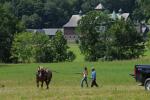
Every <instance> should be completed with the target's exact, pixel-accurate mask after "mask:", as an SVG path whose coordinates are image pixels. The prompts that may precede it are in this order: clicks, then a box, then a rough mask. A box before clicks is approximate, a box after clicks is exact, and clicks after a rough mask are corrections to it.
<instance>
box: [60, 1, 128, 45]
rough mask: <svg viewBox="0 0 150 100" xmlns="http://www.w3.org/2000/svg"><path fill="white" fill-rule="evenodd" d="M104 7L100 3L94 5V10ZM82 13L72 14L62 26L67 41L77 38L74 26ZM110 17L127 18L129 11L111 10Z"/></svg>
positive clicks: (73, 40) (100, 9) (75, 26)
mask: <svg viewBox="0 0 150 100" xmlns="http://www.w3.org/2000/svg"><path fill="white" fill-rule="evenodd" d="M104 9H105V8H104V6H103V5H102V4H101V3H100V4H98V5H97V6H96V7H95V10H97V11H103V10H104ZM82 16H84V15H81V14H79V15H72V17H71V18H70V20H69V21H68V22H67V23H66V24H65V25H64V26H63V28H64V37H65V38H66V39H67V41H68V42H75V41H76V40H78V33H77V32H76V28H77V25H78V21H79V20H80V19H81V18H82ZM110 17H111V18H112V19H114V20H115V19H121V18H124V19H125V20H127V19H128V18H129V13H122V10H121V9H120V10H119V13H116V12H115V11H113V13H112V14H110Z"/></svg>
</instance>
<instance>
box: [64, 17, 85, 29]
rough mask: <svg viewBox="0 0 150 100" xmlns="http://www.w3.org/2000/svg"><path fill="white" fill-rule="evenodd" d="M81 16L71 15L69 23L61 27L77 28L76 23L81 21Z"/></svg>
mask: <svg viewBox="0 0 150 100" xmlns="http://www.w3.org/2000/svg"><path fill="white" fill-rule="evenodd" d="M81 17H82V16H81V15H72V17H71V18H70V20H69V22H68V23H67V24H65V25H64V26H63V27H77V25H78V21H79V20H80V19H81Z"/></svg>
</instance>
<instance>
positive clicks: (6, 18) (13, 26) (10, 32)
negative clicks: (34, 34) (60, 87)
mask: <svg viewBox="0 0 150 100" xmlns="http://www.w3.org/2000/svg"><path fill="white" fill-rule="evenodd" d="M19 25H21V23H20V22H19V21H18V20H17V18H16V17H15V16H13V14H11V13H9V11H8V10H6V9H4V8H3V6H1V5H0V60H1V61H3V62H10V59H9V57H10V49H11V45H12V40H13V36H14V34H15V33H16V32H19V31H21V30H22V29H20V28H21V27H22V26H19Z"/></svg>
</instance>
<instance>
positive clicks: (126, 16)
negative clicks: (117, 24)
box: [110, 11, 129, 20]
mask: <svg viewBox="0 0 150 100" xmlns="http://www.w3.org/2000/svg"><path fill="white" fill-rule="evenodd" d="M110 16H111V18H112V19H114V17H115V16H116V17H117V18H118V19H121V18H124V19H125V20H127V19H128V17H129V13H122V14H119V13H115V11H113V13H112V14H110ZM114 20H115V19H114Z"/></svg>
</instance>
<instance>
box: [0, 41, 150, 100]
mask: <svg viewBox="0 0 150 100" xmlns="http://www.w3.org/2000/svg"><path fill="white" fill-rule="evenodd" d="M69 46H70V47H71V48H70V50H72V51H74V52H75V54H76V55H77V59H76V60H75V61H74V62H70V63H69V62H64V63H51V64H48V63H45V64H40V63H39V64H38V63H35V64H0V100H149V98H150V93H149V92H146V91H145V90H144V87H141V86H138V85H137V84H138V83H136V82H135V80H134V79H133V78H132V77H131V76H129V74H130V73H133V70H134V65H135V64H150V57H149V56H146V57H144V58H141V59H138V60H129V61H112V62H85V61H84V56H83V55H81V54H80V52H79V48H78V46H77V45H75V44H70V45H69ZM147 54H149V53H147ZM38 65H42V66H45V67H48V68H49V69H51V70H53V71H57V72H60V73H53V78H52V81H51V83H50V88H49V90H46V89H45V88H46V87H44V88H43V89H41V88H37V87H36V82H35V73H36V70H37V66H38ZM84 66H87V67H88V70H89V77H90V73H91V71H90V70H91V67H93V66H94V67H95V69H96V71H97V83H98V84H99V86H100V87H98V88H95V87H94V88H91V87H88V88H86V87H84V88H81V87H80V81H81V79H82V76H81V75H79V74H75V73H79V72H82V70H83V67H84ZM88 81H89V84H90V79H88ZM44 86H45V85H44Z"/></svg>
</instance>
